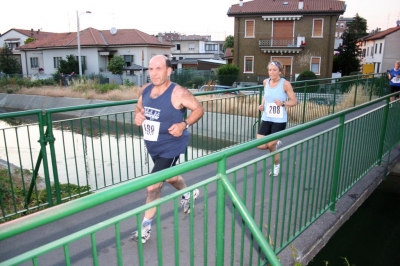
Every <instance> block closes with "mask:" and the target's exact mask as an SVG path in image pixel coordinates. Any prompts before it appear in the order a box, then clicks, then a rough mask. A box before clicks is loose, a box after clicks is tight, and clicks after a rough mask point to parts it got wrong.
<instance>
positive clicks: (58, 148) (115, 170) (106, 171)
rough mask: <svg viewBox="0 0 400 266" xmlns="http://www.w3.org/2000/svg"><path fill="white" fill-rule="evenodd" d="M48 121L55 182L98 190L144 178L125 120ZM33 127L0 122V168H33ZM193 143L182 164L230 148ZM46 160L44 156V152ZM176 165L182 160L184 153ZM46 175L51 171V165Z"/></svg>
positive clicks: (139, 148) (145, 166) (141, 149)
mask: <svg viewBox="0 0 400 266" xmlns="http://www.w3.org/2000/svg"><path fill="white" fill-rule="evenodd" d="M13 111H15V110H13ZM1 112H2V110H0V113H1ZM53 121H54V123H53V125H54V127H53V135H54V138H55V140H56V142H55V153H56V154H55V155H56V158H57V173H58V176H59V181H60V182H61V183H71V184H77V185H78V184H88V185H90V186H91V187H92V188H101V187H105V186H108V185H110V184H114V183H115V182H121V181H125V180H127V179H128V178H129V179H131V178H133V177H138V176H143V175H145V174H148V173H149V172H150V171H151V169H152V167H153V162H152V160H151V159H150V158H149V156H148V154H147V151H146V149H145V145H144V142H143V140H142V139H140V138H139V137H138V136H137V135H134V134H132V132H131V131H129V127H130V126H129V125H130V123H129V122H125V124H121V123H114V124H113V123H112V122H110V121H108V122H104V121H101V122H100V121H97V122H96V120H94V121H93V122H92V121H90V124H89V123H88V121H86V120H84V119H83V120H82V121H83V122H82V125H81V122H79V121H80V120H76V121H75V120H73V119H66V118H65V117H56V116H54V118H53ZM36 123H37V118H36V117H34V116H31V117H28V116H24V117H20V118H17V119H14V118H13V119H4V120H0V164H3V165H4V164H5V163H6V162H10V163H11V164H13V165H16V166H18V167H19V166H20V165H21V166H22V168H23V169H33V168H34V165H35V163H36V160H37V158H38V156H39V154H40V150H41V147H40V143H39V142H38V140H39V139H40V135H39V127H38V125H37V124H36ZM126 128H128V129H126ZM124 131H129V133H128V132H127V133H124ZM193 140H194V141H193V142H192V143H193V144H194V145H196V146H189V147H188V153H187V159H188V160H191V159H193V158H197V157H200V156H204V155H207V154H209V153H212V152H213V151H215V150H217V149H221V148H224V147H228V146H230V145H232V143H229V142H228V141H218V145H216V144H215V143H217V141H216V139H212V138H198V137H197V136H193ZM47 156H48V157H49V156H50V154H49V151H48V155H47ZM180 161H181V162H184V161H185V156H184V155H181V158H180ZM49 171H50V173H51V172H52V165H51V164H49ZM39 176H41V177H43V176H44V172H43V167H40V168H39Z"/></svg>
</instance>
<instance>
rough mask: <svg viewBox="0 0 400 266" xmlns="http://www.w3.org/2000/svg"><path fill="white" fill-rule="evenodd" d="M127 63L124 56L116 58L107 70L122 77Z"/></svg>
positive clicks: (112, 59) (111, 61)
mask: <svg viewBox="0 0 400 266" xmlns="http://www.w3.org/2000/svg"><path fill="white" fill-rule="evenodd" d="M124 65H125V61H124V59H123V58H122V56H114V57H113V58H111V60H110V62H109V63H108V66H107V70H108V71H110V72H111V73H113V74H115V75H122V73H123V71H124Z"/></svg>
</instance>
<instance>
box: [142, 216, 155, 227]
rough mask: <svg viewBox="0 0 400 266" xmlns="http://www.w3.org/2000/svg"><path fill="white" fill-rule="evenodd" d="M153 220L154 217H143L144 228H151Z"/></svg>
mask: <svg viewBox="0 0 400 266" xmlns="http://www.w3.org/2000/svg"><path fill="white" fill-rule="evenodd" d="M152 221H153V219H147V218H146V217H144V218H143V222H142V227H143V228H147V229H150V228H151V222H152Z"/></svg>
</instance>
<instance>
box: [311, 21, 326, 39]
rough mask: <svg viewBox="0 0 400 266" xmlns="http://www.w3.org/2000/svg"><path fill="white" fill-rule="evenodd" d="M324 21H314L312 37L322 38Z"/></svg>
mask: <svg viewBox="0 0 400 266" xmlns="http://www.w3.org/2000/svg"><path fill="white" fill-rule="evenodd" d="M323 25H324V20H322V19H314V23H313V35H312V37H322V34H323Z"/></svg>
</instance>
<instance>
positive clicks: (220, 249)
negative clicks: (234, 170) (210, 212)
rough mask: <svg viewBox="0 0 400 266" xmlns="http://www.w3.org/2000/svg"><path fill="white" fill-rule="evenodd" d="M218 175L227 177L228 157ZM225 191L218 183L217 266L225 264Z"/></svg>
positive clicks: (221, 162)
mask: <svg viewBox="0 0 400 266" xmlns="http://www.w3.org/2000/svg"><path fill="white" fill-rule="evenodd" d="M217 171H218V173H217V175H218V176H219V177H221V176H226V157H224V158H223V159H222V160H220V161H219V162H218V170H217ZM224 235H225V190H224V186H223V184H222V180H221V179H220V180H218V181H217V235H216V237H217V238H216V248H217V252H216V258H215V262H216V263H215V265H225V264H224V253H225V249H224V246H225V242H224Z"/></svg>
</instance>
